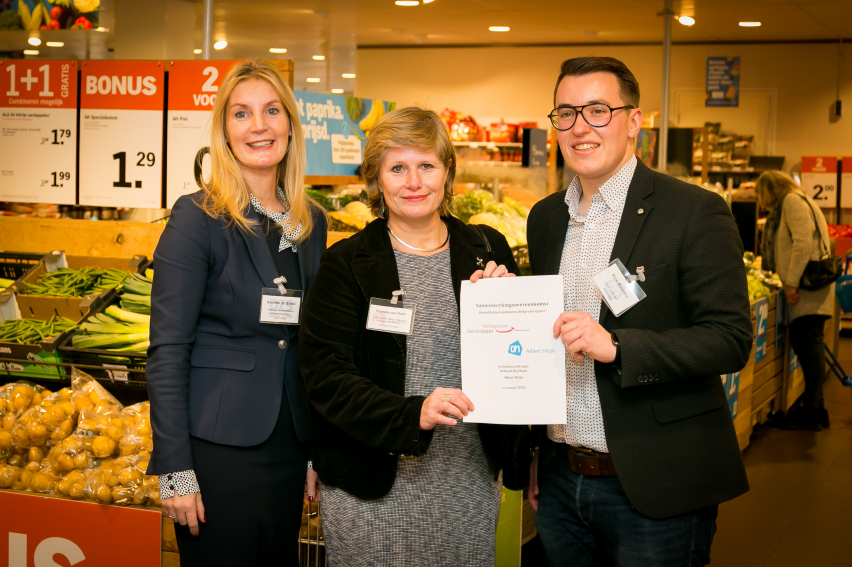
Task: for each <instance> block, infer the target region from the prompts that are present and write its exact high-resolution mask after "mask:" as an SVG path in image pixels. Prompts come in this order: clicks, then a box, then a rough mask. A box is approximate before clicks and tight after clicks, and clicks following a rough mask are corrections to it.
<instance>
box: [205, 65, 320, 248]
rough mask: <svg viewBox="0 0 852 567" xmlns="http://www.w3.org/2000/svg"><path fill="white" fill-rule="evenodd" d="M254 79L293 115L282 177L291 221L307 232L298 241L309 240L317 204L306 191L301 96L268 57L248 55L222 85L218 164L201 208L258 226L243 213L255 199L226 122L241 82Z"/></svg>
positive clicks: (214, 130)
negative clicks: (298, 100)
mask: <svg viewBox="0 0 852 567" xmlns="http://www.w3.org/2000/svg"><path fill="white" fill-rule="evenodd" d="M251 79H259V80H262V81H266V82H267V83H269V84H270V85H271V86H272V88H273V89H274V90H275V93H276V94H277V95H278V98H279V99H280V100H281V104H282V105H283V106H284V110H285V111H286V112H287V116H288V117H289V119H290V141H289V143H288V144H287V153H286V154H284V159H282V160H281V162H280V163H279V164H278V181H279V183H280V184H281V185H282V186H283V188H284V195H285V196H286V198H287V206H288V208H289V211H290V219H289V221H287V223H286V224H289V225H291V226H292V227H293V228H295V227H297V226H298V225H299V223H302V230H301V232H300V233H299V236H298V237H297V238H296V239H295V240H296V242H302V241H304V240H305V239H307V238H308V236H309V235H310V233H311V228H312V226H313V221H312V219H311V207H312V206H317V205H316V204H315V203H313V201H312V200H311V199H310V197H308V195H307V194H306V193H305V191H304V190H303V189H304V184H305V138H304V135H303V134H302V126H301V124H300V123H299V109H298V105H297V104H296V97H295V96H294V95H293V91H292V90H291V89H290V87H289V86H288V85H287V80H286V79H285V78H284V75H283V74H282V73H281V71H280V70H279V69H278V67H276V66H275V65H273V64H272V63H270V62H269V61H268V60H266V59H247V60H246V61H242V62H241V63H238V64H237V65H235V66H234V67H233V68H231V70H230V71H228V74H227V75H225V78H224V79H223V80H222V84H221V85H220V86H219V93H218V94H217V96H216V102H215V103H214V104H213V115H212V117H211V124H212V127H211V129H210V130H211V131H210V161H211V164H212V166H213V167H212V172H211V175H210V180H209V181H203V180H202V182H201V185H202V189H203V190H204V200H203V201H202V202H201V209H202V210H203V211H204V212H205V213H207V214H208V215H210V216H211V217H213V218H221V217H227V219H228V225H229V226H234V225H236V226H238V227H239V228H240V229H242V230H243V231H245V232H249V233H252V232H253V229H254V227H255V226H256V225H257V224H258V223H257V222H256V221H254V220H252V219H249V218H246V216H245V214H244V213H245V210H246V208H247V207H248V206H249V204H250V203H251V191H250V189H249V187H248V185H246V182H245V179H243V175H242V172H241V170H240V162H239V161H238V160H237V158H236V156H234V152H233V150H232V149H231V146H230V145H229V144H228V137H227V126H226V122H227V119H228V101H229V100H230V98H231V93H232V92H233V91H234V89H235V88H236V86H237V85H239V84H240V83H242V82H243V81H247V80H251ZM282 205H283V203H282ZM282 224H284V223H282ZM281 228H282V229H284V228H285V227H284V226H282V227H281Z"/></svg>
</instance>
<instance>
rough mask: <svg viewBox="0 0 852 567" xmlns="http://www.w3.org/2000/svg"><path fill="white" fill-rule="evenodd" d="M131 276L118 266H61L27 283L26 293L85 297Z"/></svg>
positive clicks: (109, 287) (117, 284)
mask: <svg viewBox="0 0 852 567" xmlns="http://www.w3.org/2000/svg"><path fill="white" fill-rule="evenodd" d="M129 276H130V272H128V271H125V270H119V269H117V268H109V269H108V270H102V269H100V268H82V269H80V270H72V269H70V268H59V269H58V270H56V271H55V272H45V273H43V274H42V275H40V276H39V278H38V283H34V284H33V283H31V284H27V290H26V292H25V293H26V295H39V296H46V297H85V296H87V295H89V294H91V293H97V292H99V291H104V290H106V289H113V288H115V287H118V286H119V285H121V283H122V282H123V281H124V280H125V279H127V278H128V277H129Z"/></svg>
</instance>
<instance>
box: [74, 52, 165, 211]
mask: <svg viewBox="0 0 852 567" xmlns="http://www.w3.org/2000/svg"><path fill="white" fill-rule="evenodd" d="M81 75H82V78H81V81H82V84H81V93H82V94H81V96H80V204H81V205H99V206H108V207H140V208H159V207H160V206H161V201H162V198H161V197H162V195H161V193H162V181H163V177H162V176H163V169H162V168H163V166H162V161H163V160H162V157H163V156H162V148H163V103H164V90H163V89H164V83H165V71H164V69H163V63H162V62H161V61H85V62H83V72H82V74H81Z"/></svg>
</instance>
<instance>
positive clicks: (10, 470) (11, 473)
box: [0, 464, 21, 488]
mask: <svg viewBox="0 0 852 567" xmlns="http://www.w3.org/2000/svg"><path fill="white" fill-rule="evenodd" d="M19 476H21V468H20V467H16V466H12V465H4V464H0V488H12V486H13V485H14V484H15V483H16V482H17V481H18V477H19Z"/></svg>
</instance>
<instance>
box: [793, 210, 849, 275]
mask: <svg viewBox="0 0 852 567" xmlns="http://www.w3.org/2000/svg"><path fill="white" fill-rule="evenodd" d="M800 197H801V198H802V199H804V200H805V202H806V203H808V207H809V208H810V209H811V214H812V215H813V217H814V225H815V226H816V227H817V230H819V231H820V238H819V242H820V245H821V248H822V256H820V258H819V260H810V261H809V262H808V265H807V266H805V271H804V273H803V274H802V279H801V280H800V281H799V287H800V288H801V289H805V290H807V291H816V290H818V289H822V288H824V287H826V286H828V285H831V284H832V283H834V282H835V281H837V278H839V277H840V276H842V275H843V259H842V258H841V257H840V256H835V255H833V254H832V253H831V252H830V251H829V250H828V247H827V246H826V245H825V240H824V239H823V235H822V229H821V228H820V226H819V223H818V222H817V218H816V212H815V211H814V207H813V205H812V204H811V203H810V201H808V199H807V197H805V196H804V195H800ZM787 230H788V231H789V230H790V227H789V226H788V227H787ZM790 237H791V238H792V237H793V233H792V231H791V232H790Z"/></svg>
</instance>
